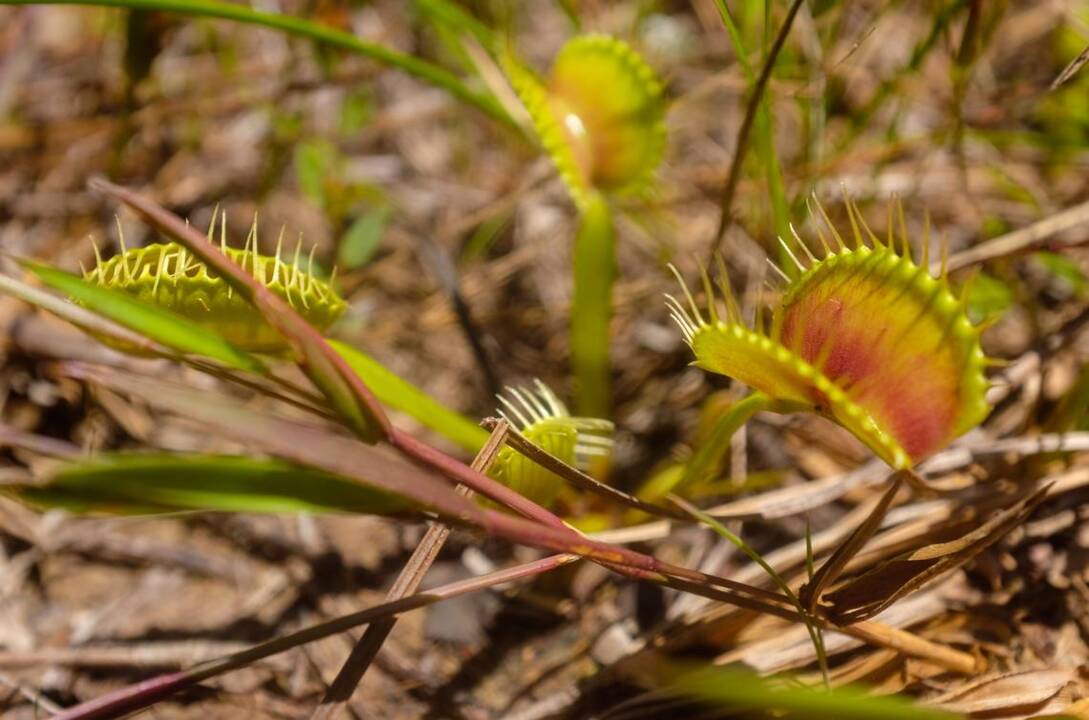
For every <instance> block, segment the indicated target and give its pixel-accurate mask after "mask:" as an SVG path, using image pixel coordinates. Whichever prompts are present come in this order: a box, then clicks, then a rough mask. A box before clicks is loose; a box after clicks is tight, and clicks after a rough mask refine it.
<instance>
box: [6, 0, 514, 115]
mask: <svg viewBox="0 0 1089 720" xmlns="http://www.w3.org/2000/svg"><path fill="white" fill-rule="evenodd" d="M0 5H94V6H100V7H117V8H126V9H129V10H158V11H161V12H176V13H181V14H183V15H195V16H198V17H214V18H222V19H224V20H235V21H237V22H241V23H245V24H247V25H260V26H263V27H267V28H272V29H273V30H280V31H281V32H285V33H288V34H291V35H297V36H299V37H304V38H308V39H310V40H313V41H315V42H319V43H322V44H324V45H328V46H330V47H335V48H340V49H342V50H347V51H349V52H353V53H356V54H357V55H363V56H365V57H368V58H371V59H372V60H376V61H378V62H380V63H382V64H384V65H389V66H391V67H395V68H397V69H399V70H402V71H404V72H406V73H408V74H409V75H412V76H414V77H417V78H419V79H420V80H423V81H424V82H427V83H430V84H431V85H434V86H436V87H439V88H442V89H443V90H445V91H446V92H448V93H450V94H451V95H453V96H454V97H456V98H458V99H459V100H462V101H463V102H466V103H468V104H469V105H472V106H474V107H476V108H477V109H479V110H480V111H481V112H483V113H484V114H485V115H488V116H489V117H491V118H494V119H495V120H498V121H500V122H501V123H503V124H504V125H508V126H510V127H517V125H516V124H515V123H514V121H513V120H511V118H510V116H509V115H508V114H507V112H506V111H505V110H504V109H503V107H502V106H501V105H500V104H499V103H498V102H497V101H496V100H495V98H494V97H492V96H491V95H490V94H488V93H486V92H481V91H478V90H474V89H472V88H470V87H469V86H468V85H466V84H465V83H464V82H462V80H461V79H460V78H459V77H458V76H457V75H454V74H453V73H451V72H450V71H448V70H445V69H444V68H441V67H439V66H438V65H434V64H432V63H429V62H427V61H426V60H420V59H419V58H417V57H413V56H412V55H408V54H406V53H402V52H398V51H397V50H391V49H390V48H387V47H384V46H382V45H379V44H378V43H373V42H368V41H366V40H360V39H359V38H357V37H356V36H354V35H352V34H351V33H346V32H343V31H341V30H336V29H334V28H330V27H326V26H324V25H321V24H319V23H314V22H310V21H309V20H303V19H302V18H297V17H292V16H290V15H281V14H279V13H269V12H261V11H259V10H252V9H250V8H249V7H246V6H245V5H233V4H230V3H225V2H217V1H216V0H37V1H35V2H28V1H27V0H0Z"/></svg>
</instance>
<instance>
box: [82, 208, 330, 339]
mask: <svg viewBox="0 0 1089 720" xmlns="http://www.w3.org/2000/svg"><path fill="white" fill-rule="evenodd" d="M221 219H222V221H221V224H220V249H221V250H222V251H223V252H224V253H226V255H227V256H228V257H229V258H230V259H231V260H233V261H234V262H235V263H236V264H238V265H239V266H241V267H242V268H243V269H245V270H246V271H248V272H249V273H250V274H251V275H252V276H253V277H254V278H255V279H256V280H257V281H259V282H260V283H261V284H263V285H264V286H265V287H267V288H268V289H269V290H271V291H273V292H274V293H276V294H277V295H279V296H280V297H282V298H283V299H284V300H286V301H287V302H288V304H290V305H291V307H293V308H294V309H295V310H296V311H298V312H299V314H300V315H302V316H303V317H304V318H305V319H306V320H307V322H309V323H310V324H311V325H313V326H314V327H316V328H318V329H319V330H324V329H326V328H327V327H329V326H330V325H332V324H333V322H335V321H336V320H337V319H338V318H339V317H340V316H341V315H342V314H343V313H344V311H345V310H346V309H347V307H348V304H347V303H346V302H345V301H344V299H343V298H341V297H340V296H339V295H338V294H337V293H336V291H335V290H333V287H332V285H331V281H330V282H326V281H324V280H322V279H320V278H318V277H317V276H316V275H315V273H314V251H313V249H311V251H310V254H309V255H307V256H305V257H304V256H303V255H302V245H301V243H300V244H298V245H296V247H295V251H294V254H293V257H292V259H291V260H290V261H285V260H284V259H283V258H282V257H281V248H282V240H283V236H282V234H281V238H280V241H279V242H278V243H277V246H276V254H275V255H274V256H269V255H261V254H260V253H258V252H257V223H256V221H255V222H254V224H253V225H252V226H251V228H250V232H249V234H248V236H247V237H246V242H245V245H244V246H243V247H242V248H232V247H228V246H227V240H226V222H225V218H223V216H221ZM214 226H215V217H214V216H213V219H212V227H209V229H208V237H209V239H211V237H212V230H213V228H214ZM95 258H96V265H95V267H94V268H92V269H91V270H88V271H85V272H84V274H83V276H84V279H85V280H87V281H88V282H92V283H95V284H97V285H99V286H102V287H105V288H110V289H113V290H119V291H121V292H124V293H126V294H128V295H131V296H133V297H135V298H136V299H138V300H141V301H143V302H146V303H148V304H150V305H155V306H157V307H160V308H163V309H165V310H169V311H171V312H173V313H175V314H177V315H180V316H182V317H184V318H186V319H187V320H190V321H192V322H194V323H196V324H198V325H200V326H202V327H204V328H207V329H208V330H211V331H212V332H214V333H216V334H217V335H219V336H220V337H222V338H224V339H225V340H227V341H228V342H230V343H232V344H233V345H235V346H237V347H239V348H241V349H243V350H248V351H251V352H265V353H272V352H278V351H280V350H283V349H285V348H286V344H285V341H284V339H283V337H282V336H281V335H280V334H279V333H278V332H276V331H275V330H274V329H273V328H272V327H271V326H270V325H269V324H268V322H267V321H266V320H265V318H264V316H262V314H261V312H260V311H259V310H257V308H255V307H254V306H253V305H252V304H251V303H249V302H248V301H247V300H246V299H245V298H244V297H242V296H241V295H239V294H238V293H237V292H235V291H234V289H233V288H232V287H231V286H230V284H229V283H227V282H226V281H225V280H224V279H223V278H221V277H219V276H218V275H217V274H216V273H215V272H214V271H212V270H210V269H209V268H208V266H207V265H205V264H204V263H203V262H202V261H201V259H200V258H199V257H197V256H195V255H194V254H193V253H192V252H190V251H189V250H187V249H186V248H185V247H184V246H182V245H179V244H178V243H174V242H167V243H156V244H153V245H148V246H146V247H142V248H135V249H128V248H125V245H124V239H123V238H122V240H121V253H120V254H118V255H115V256H114V257H112V258H110V259H109V260H102V258H101V256H100V255H99V252H98V248H97V247H95Z"/></svg>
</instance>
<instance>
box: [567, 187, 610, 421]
mask: <svg viewBox="0 0 1089 720" xmlns="http://www.w3.org/2000/svg"><path fill="white" fill-rule="evenodd" d="M580 222H581V225H580V227H579V232H578V236H577V237H576V238H575V269H574V274H575V296H574V300H573V301H572V303H571V367H572V371H573V373H574V376H575V409H576V412H577V414H579V415H582V416H585V417H599V418H607V417H609V416H610V413H611V410H612V388H611V384H612V383H611V379H610V374H609V318H610V316H611V315H612V292H613V280H614V278H615V277H616V258H615V257H614V249H613V247H614V244H615V239H616V238H615V232H614V229H613V218H612V211H611V210H610V209H609V204H608V202H606V200H605V198H604V196H603V195H601V194H600V193H598V192H593V191H591V192H590V193H589V194H588V195H587V200H586V204H585V206H584V207H583V209H582V217H581V219H580Z"/></svg>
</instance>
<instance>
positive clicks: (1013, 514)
mask: <svg viewBox="0 0 1089 720" xmlns="http://www.w3.org/2000/svg"><path fill="white" fill-rule="evenodd" d="M1049 488H1050V484H1048V485H1043V486H1041V487H1039V488H1037V489H1036V490H1035V491H1034V492H1032V493H1031V494H1030V495H1028V496H1027V497H1025V498H1022V499H1021V500H1020V501H1018V502H1017V503H1015V504H1014V505H1012V506H1010V507H1009V508H1007V509H1005V510H1003V511H1001V512H999V513H997V514H996V515H994V517H992V518H990V519H989V520H988V521H987V522H985V523H983V524H982V525H980V526H979V527H978V528H976V529H975V530H973V531H971V532H969V533H967V534H966V535H963V536H961V537H959V538H957V539H956V540H951V541H949V542H943V543H936V544H931V545H926V546H924V547H921V548H919V549H918V550H911V551H908V552H905V553H902V554H901V555H899V556H897V557H894V558H891V559H890V560H888V561H886V562H884V563H882V564H881V565H878V566H877V567H876V568H874V569H873V570H870V571H869V572H867V573H865V574H863V575H861V576H859V577H858V578H856V579H855V580H853V581H852V582H850V583H849V584H848V585H846V586H845V587H843V588H841V589H839V590H836V591H835V592H832V593H829V594H828V595H826V596H825V597H824V599H825V600H827V601H828V602H829V603H831V614H832V616H833V617H835V618H836V621H837V622H839V623H844V624H849V623H853V622H857V621H859V620H864V619H866V618H870V617H873V616H874V615H876V614H877V613H879V612H881V611H882V610H884V609H885V608H887V607H888V606H889V605H891V604H892V603H894V602H896V601H897V600H899V599H900V598H902V597H904V596H905V595H908V594H910V593H912V592H915V591H916V590H918V589H919V588H921V587H922V586H924V585H926V584H927V583H928V582H930V581H932V580H934V579H935V578H937V577H940V576H941V575H944V574H945V573H947V572H949V571H950V570H953V569H954V568H958V567H960V566H961V565H963V564H964V563H966V562H968V561H969V560H971V559H972V558H974V557H975V556H976V555H978V554H979V553H980V552H982V551H983V550H984V549H986V548H987V547H990V546H991V545H992V544H994V543H995V542H997V541H998V540H999V539H1000V538H1001V537H1002V536H1004V535H1005V534H1006V533H1007V532H1009V531H1010V530H1012V529H1013V528H1014V527H1016V526H1017V525H1019V524H1021V523H1022V522H1024V521H1025V519H1026V518H1028V516H1029V515H1030V514H1031V513H1032V511H1033V510H1035V509H1036V506H1037V505H1039V504H1040V502H1041V501H1043V499H1044V497H1045V496H1046V495H1047V491H1048V489H1049Z"/></svg>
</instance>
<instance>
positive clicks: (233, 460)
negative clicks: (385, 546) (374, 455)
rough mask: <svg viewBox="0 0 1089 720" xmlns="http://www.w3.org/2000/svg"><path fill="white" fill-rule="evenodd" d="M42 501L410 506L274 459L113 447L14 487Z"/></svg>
mask: <svg viewBox="0 0 1089 720" xmlns="http://www.w3.org/2000/svg"><path fill="white" fill-rule="evenodd" d="M15 494H16V495H17V496H19V497H21V498H22V499H24V500H25V501H27V502H29V503H31V504H34V505H38V506H43V507H63V508H67V509H69V510H73V511H77V512H108V513H112V514H128V513H141V514H143V513H152V512H177V511H185V510H219V511H228V512H359V513H375V514H383V513H389V512H393V511H398V510H405V509H407V508H408V507H409V504H408V502H407V501H405V500H404V499H403V498H401V497H398V496H395V495H391V494H389V493H385V492H382V491H381V490H378V489H376V488H372V487H367V486H365V485H360V484H359V483H357V482H355V481H352V480H349V479H347V478H343V477H339V476H337V475H332V474H329V473H325V472H322V471H320V470H314V469H311V468H305V467H300V466H297V465H292V464H290V463H286V462H282V461H279V460H265V459H259V458H251V457H244V456H227V455H218V456H217V455H178V454H166V453H152V454H136V453H133V454H112V455H102V456H97V457H94V458H91V459H88V460H86V461H84V462H80V463H75V464H72V465H67V466H64V467H62V468H61V469H60V470H59V471H57V472H56V473H54V474H53V475H52V476H50V477H49V478H48V479H47V480H46V481H45V482H44V483H41V484H35V485H33V486H27V487H23V488H19V489H16V490H15Z"/></svg>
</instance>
